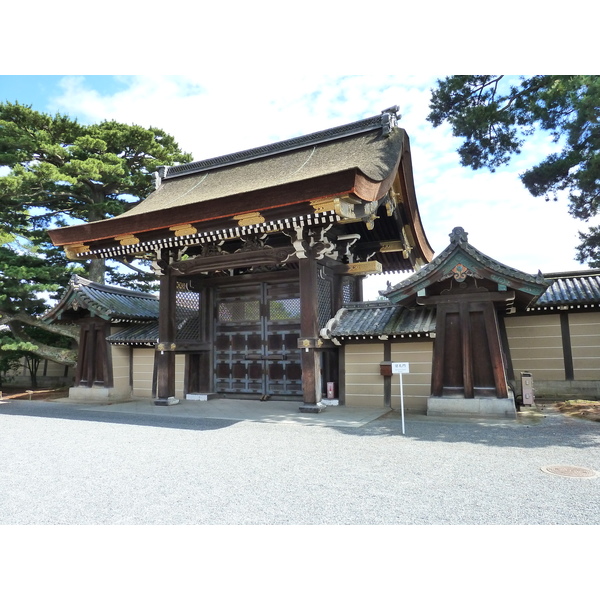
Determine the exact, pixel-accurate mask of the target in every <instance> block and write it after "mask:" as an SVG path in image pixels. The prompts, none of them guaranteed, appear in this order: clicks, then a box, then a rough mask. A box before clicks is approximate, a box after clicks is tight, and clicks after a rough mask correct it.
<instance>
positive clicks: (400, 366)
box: [392, 362, 410, 435]
mask: <svg viewBox="0 0 600 600" xmlns="http://www.w3.org/2000/svg"><path fill="white" fill-rule="evenodd" d="M394 373H398V374H399V375H400V413H401V415H402V435H404V384H403V382H402V374H403V373H410V368H409V363H402V362H393V363H392V374H394Z"/></svg>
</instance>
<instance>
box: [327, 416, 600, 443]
mask: <svg viewBox="0 0 600 600" xmlns="http://www.w3.org/2000/svg"><path fill="white" fill-rule="evenodd" d="M335 429H336V430H337V431H339V432H340V433H343V434H344V435H350V436H358V437H365V436H392V437H398V438H401V439H405V440H406V441H408V442H410V441H416V442H419V441H422V442H436V441H439V442H444V443H447V444H453V443H456V444H476V445H482V446H499V447H507V448H508V447H511V448H545V447H551V446H565V447H570V448H580V449H586V448H600V423H597V422H592V421H585V420H583V419H574V418H572V417H567V416H564V415H562V414H560V413H559V412H558V411H555V410H552V411H548V412H547V413H546V414H544V413H540V414H538V415H534V416H523V415H519V417H517V419H516V420H506V421H505V420H502V419H488V420H477V419H459V418H454V419H451V418H448V419H441V418H436V417H426V416H424V415H418V416H416V415H409V416H407V417H406V418H405V434H404V435H403V434H402V419H401V415H400V413H399V412H398V411H391V412H389V413H387V414H385V415H383V416H382V417H380V418H379V419H376V420H375V421H371V422H370V423H368V424H367V425H364V426H363V427H359V428H356V429H347V428H344V429H343V428H338V427H336V428H335Z"/></svg>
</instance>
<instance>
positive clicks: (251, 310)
mask: <svg viewBox="0 0 600 600" xmlns="http://www.w3.org/2000/svg"><path fill="white" fill-rule="evenodd" d="M259 318H260V302H259V301H258V300H233V301H231V302H219V321H220V322H221V323H230V322H240V321H258V320H259Z"/></svg>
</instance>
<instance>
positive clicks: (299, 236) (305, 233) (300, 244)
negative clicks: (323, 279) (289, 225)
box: [291, 225, 339, 260]
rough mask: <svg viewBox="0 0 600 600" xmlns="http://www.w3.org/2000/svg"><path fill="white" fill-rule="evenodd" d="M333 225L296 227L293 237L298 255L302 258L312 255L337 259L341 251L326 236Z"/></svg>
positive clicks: (319, 258)
mask: <svg viewBox="0 0 600 600" xmlns="http://www.w3.org/2000/svg"><path fill="white" fill-rule="evenodd" d="M332 227H333V225H329V226H328V227H322V228H319V229H308V228H306V227H304V226H302V225H299V226H296V227H294V232H295V233H294V235H292V236H291V238H292V244H293V246H294V249H295V251H296V252H295V254H296V256H297V257H298V258H301V259H302V258H307V257H308V256H311V257H312V258H315V259H316V260H321V259H322V258H323V257H325V256H327V257H329V258H332V259H333V260H336V259H337V258H338V256H339V252H338V250H337V248H336V247H335V244H334V243H333V242H332V241H331V240H330V239H329V238H328V237H327V236H326V233H327V232H328V231H329V230H330V229H331V228H332Z"/></svg>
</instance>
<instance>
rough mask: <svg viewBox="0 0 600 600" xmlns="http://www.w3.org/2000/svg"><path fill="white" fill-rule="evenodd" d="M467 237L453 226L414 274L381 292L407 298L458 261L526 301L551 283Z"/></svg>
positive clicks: (394, 298)
mask: <svg viewBox="0 0 600 600" xmlns="http://www.w3.org/2000/svg"><path fill="white" fill-rule="evenodd" d="M467 239H468V238H467V233H466V231H464V229H463V228H462V227H455V228H454V230H453V231H452V233H451V234H450V245H449V246H448V247H447V248H446V249H444V250H443V251H442V252H440V254H439V255H438V256H436V257H435V258H434V259H433V260H432V261H431V262H430V263H429V264H427V265H425V266H424V267H423V268H422V269H420V270H419V271H417V272H416V273H415V274H414V275H412V276H411V277H408V278H407V279H404V280H403V281H401V282H400V283H398V284H396V285H395V286H393V287H392V288H391V289H389V290H387V291H385V292H383V295H384V296H386V297H387V298H389V299H390V300H392V301H393V302H407V301H409V300H410V299H411V298H414V297H415V296H416V294H417V292H418V291H420V290H422V289H424V288H426V287H427V286H429V285H431V284H432V283H434V282H436V281H440V280H442V279H445V278H448V277H451V276H452V271H450V270H449V268H450V267H452V266H454V265H456V263H457V262H460V263H461V264H462V265H463V266H465V267H467V268H468V269H469V270H470V271H471V272H472V273H473V274H474V275H475V276H476V277H481V278H485V279H490V280H492V281H495V282H496V283H498V284H502V285H505V286H507V287H509V288H512V289H515V290H517V291H518V292H520V295H521V296H523V298H524V299H525V302H527V303H529V302H531V301H532V300H533V299H535V298H536V297H539V296H540V295H541V294H542V293H543V292H544V290H546V289H547V287H548V285H549V284H550V282H549V281H548V280H547V279H544V277H543V276H542V274H541V273H538V274H537V275H529V274H528V273H523V272H522V271H519V270H518V269H513V268H512V267H509V266H507V265H505V264H502V263H500V262H498V261H497V260H495V259H493V258H491V257H489V256H487V255H486V254H484V253H483V252H480V251H479V250H477V248H475V247H474V246H471V244H469V243H468V241H467Z"/></svg>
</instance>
